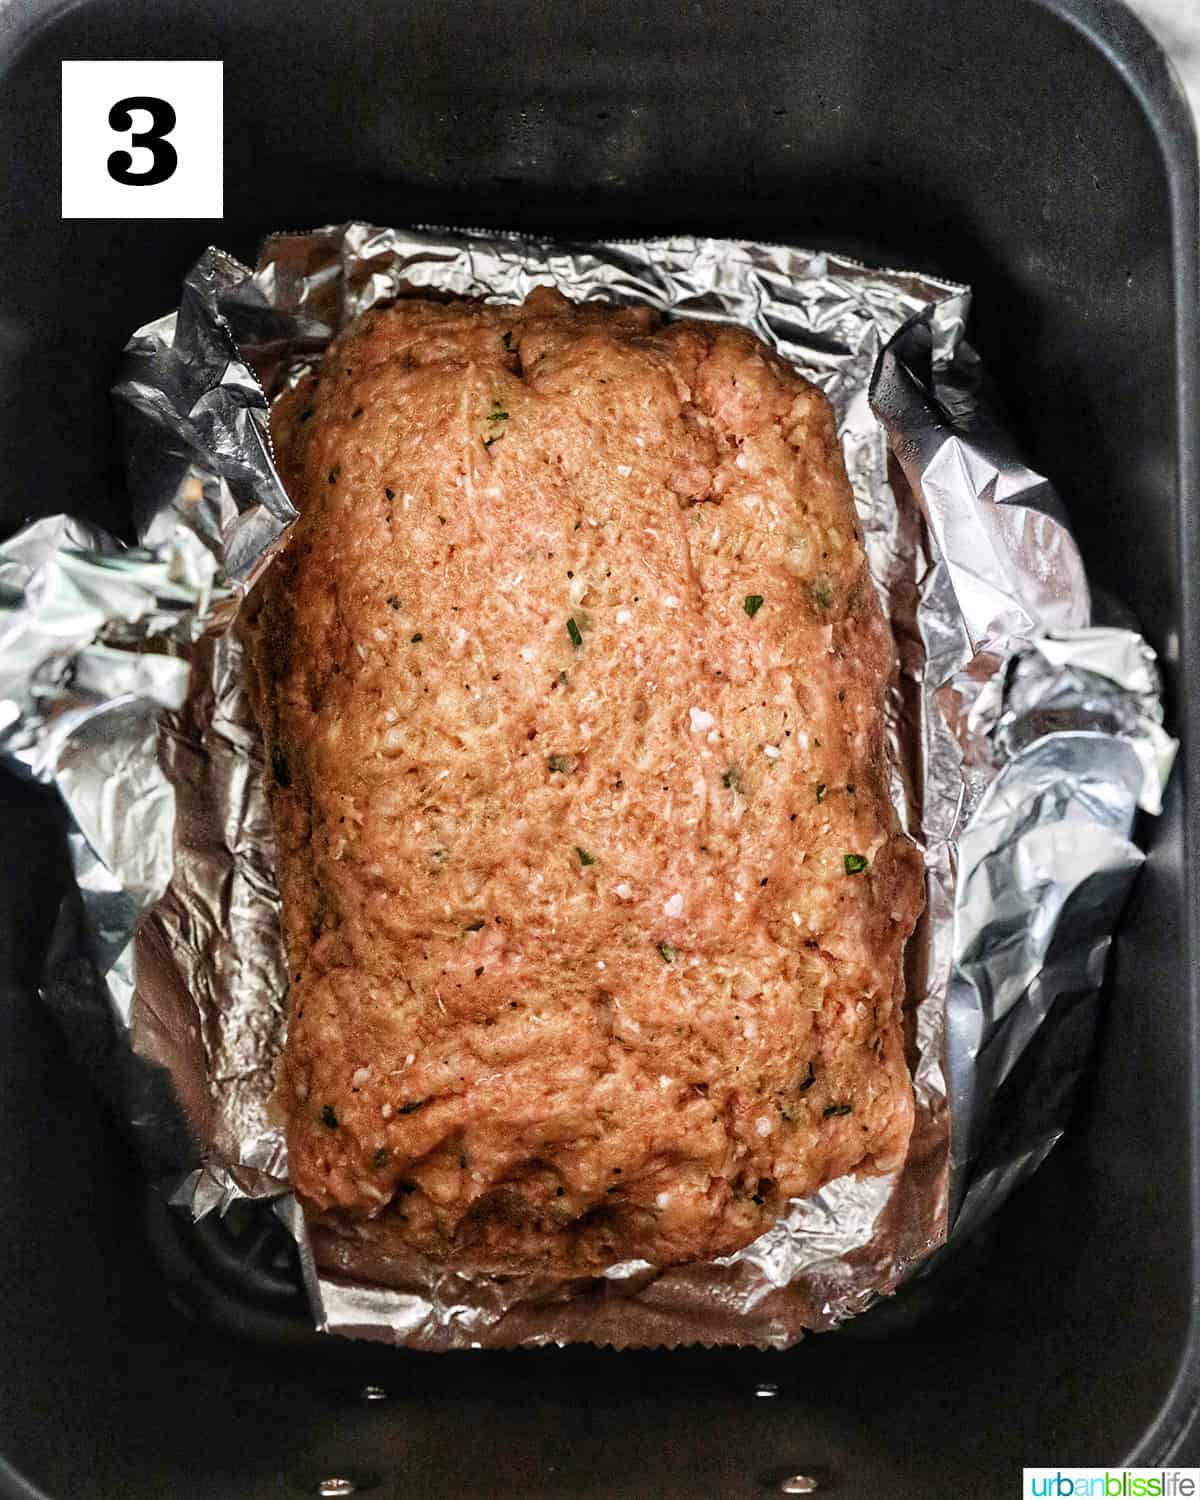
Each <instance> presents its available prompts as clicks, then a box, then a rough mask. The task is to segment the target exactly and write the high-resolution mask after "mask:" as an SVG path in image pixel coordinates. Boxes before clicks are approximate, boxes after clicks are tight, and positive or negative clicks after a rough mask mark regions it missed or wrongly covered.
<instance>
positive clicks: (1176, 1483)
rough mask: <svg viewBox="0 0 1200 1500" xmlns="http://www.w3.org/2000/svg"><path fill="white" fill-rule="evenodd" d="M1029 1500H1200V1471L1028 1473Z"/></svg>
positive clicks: (1023, 1490)
mask: <svg viewBox="0 0 1200 1500" xmlns="http://www.w3.org/2000/svg"><path fill="white" fill-rule="evenodd" d="M1024 1475H1025V1483H1024V1487H1023V1489H1022V1490H1021V1494H1022V1496H1023V1497H1026V1500H1031V1497H1032V1500H1081V1497H1086V1500H1092V1497H1093V1496H1094V1497H1096V1500H1100V1497H1101V1496H1103V1497H1104V1500H1145V1497H1151V1500H1171V1497H1175V1496H1189V1497H1195V1500H1200V1469H1057V1468H1055V1469H1026V1470H1025V1471H1024Z"/></svg>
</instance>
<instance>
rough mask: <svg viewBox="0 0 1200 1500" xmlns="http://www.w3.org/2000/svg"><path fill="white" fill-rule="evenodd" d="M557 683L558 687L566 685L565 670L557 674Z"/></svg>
mask: <svg viewBox="0 0 1200 1500" xmlns="http://www.w3.org/2000/svg"><path fill="white" fill-rule="evenodd" d="M558 685H559V687H566V685H567V674H566V673H565V672H560V673H559V674H558Z"/></svg>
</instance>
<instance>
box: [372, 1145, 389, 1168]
mask: <svg viewBox="0 0 1200 1500" xmlns="http://www.w3.org/2000/svg"><path fill="white" fill-rule="evenodd" d="M391 1154H392V1153H391V1151H389V1150H388V1148H387V1147H386V1146H380V1148H379V1149H378V1151H376V1153H375V1156H374V1162H375V1165H376V1166H377V1167H383V1166H386V1165H387V1161H388V1158H389V1157H390V1156H391Z"/></svg>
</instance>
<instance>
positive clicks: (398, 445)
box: [248, 289, 922, 1275]
mask: <svg viewBox="0 0 1200 1500" xmlns="http://www.w3.org/2000/svg"><path fill="white" fill-rule="evenodd" d="M273 433H274V440H275V444H276V447H277V452H278V457H279V463H280V467H281V471H282V474H283V477H284V479H285V482H286V484H287V487H288V489H289V491H290V493H291V495H292V496H293V498H294V499H295V501H296V503H297V505H298V507H299V509H300V511H301V518H300V520H299V521H298V522H297V523H296V525H295V528H294V531H293V534H292V537H291V540H290V544H289V545H288V547H287V549H286V552H285V553H284V554H283V556H282V557H281V558H280V559H279V560H278V561H277V562H276V564H275V565H274V566H273V567H272V568H271V569H270V570H269V572H268V573H267V575H266V577H265V579H264V581H263V582H262V584H261V585H260V587H259V589H258V590H257V594H256V597H255V598H254V599H253V601H252V607H251V609H250V610H249V611H248V617H249V623H248V641H249V648H250V657H251V661H252V664H253V675H254V680H255V698H256V703H257V708H258V713H259V716H260V719H261V723H262V728H263V731H264V736H265V741H266V764H267V766H268V768H269V788H270V796H271V801H272V804H273V812H274V821H275V829H276V839H277V858H278V871H279V879H280V885H281V889H282V898H283V915H284V925H285V940H286V949H287V956H288V962H289V969H290V980H291V992H290V1021H289V1030H288V1039H287V1046H286V1052H285V1056H284V1060H283V1065H282V1074H281V1082H280V1097H281V1100H282V1104H283V1107H284V1109H285V1110H286V1112H287V1117H288V1148H289V1159H290V1172H291V1179H292V1182H293V1184H294V1186H295V1187H296V1189H297V1190H298V1192H299V1194H300V1195H301V1198H302V1200H303V1201H304V1203H305V1204H306V1207H307V1210H308V1212H309V1213H310V1215H311V1216H312V1219H313V1221H314V1222H315V1223H316V1225H317V1226H318V1229H323V1236H321V1237H319V1239H318V1243H319V1244H322V1245H325V1246H326V1250H325V1251H324V1254H325V1255H326V1257H327V1258H328V1257H329V1256H330V1255H331V1254H332V1252H330V1251H329V1250H328V1246H329V1244H330V1243H332V1242H334V1241H336V1240H337V1239H338V1238H339V1237H341V1238H342V1239H346V1238H349V1239H351V1240H353V1239H357V1240H359V1241H360V1242H361V1243H363V1244H365V1245H367V1246H369V1247H374V1248H375V1249H376V1250H378V1251H380V1253H381V1255H382V1257H383V1259H384V1260H385V1261H386V1259H387V1257H388V1256H389V1255H390V1256H395V1255H399V1256H401V1257H403V1256H409V1257H414V1256H416V1257H423V1258H425V1259H426V1260H427V1259H428V1258H432V1259H434V1260H435V1261H439V1262H443V1263H446V1264H450V1265H457V1266H464V1267H470V1268H472V1269H478V1270H491V1271H496V1272H511V1271H520V1270H536V1271H539V1272H544V1273H550V1274H562V1275H578V1274H586V1273H588V1272H589V1271H591V1270H594V1269H596V1268H598V1267H601V1266H603V1265H605V1264H606V1263H611V1262H613V1261H616V1260H624V1259H627V1258H631V1257H638V1258H644V1259H646V1260H648V1261H650V1262H652V1263H656V1264H659V1265H669V1264H672V1263H678V1262H683V1261H688V1260H693V1259H696V1258H704V1257H710V1256H714V1255H718V1254H721V1253H724V1252H728V1251H732V1250H734V1249H736V1248H738V1247H739V1246H742V1245H744V1244H746V1243H747V1242H748V1241H750V1240H752V1239H753V1238H755V1237H756V1236H757V1235H758V1234H760V1233H761V1232H762V1231H763V1230H765V1229H766V1228H767V1227H768V1226H769V1225H770V1224H771V1222H772V1221H773V1220H774V1219H775V1218H776V1217H777V1216H778V1214H779V1213H780V1211H781V1208H782V1206H783V1204H784V1202H785V1200H787V1199H788V1198H791V1197H796V1196H802V1195H804V1194H808V1193H811V1192H813V1191H814V1190H815V1189H816V1188H818V1187H820V1186H821V1185H822V1184H823V1183H826V1182H828V1181H829V1180H830V1179H832V1178H835V1177H838V1176H840V1175H842V1174H843V1173H850V1172H854V1173H883V1172H890V1171H892V1170H893V1169H895V1168H896V1167H897V1166H898V1165H899V1164H900V1163H901V1162H902V1160H903V1158H904V1155H905V1151H906V1147H907V1143H908V1139H909V1132H910V1128H911V1122H912V1113H913V1105H912V1091H911V1085H910V1080H909V1075H908V1070H907V1067H906V1064H905V1058H904V1050H903V1043H902V1026H901V1006H902V987H903V979H902V954H903V948H904V943H905V940H906V938H907V937H908V935H909V933H910V931H911V929H912V927H913V924H914V921H915V919H916V916H917V913H918V910H919V907H920V903H921V894H920V893H921V889H922V878H921V863H920V860H919V857H918V855H917V853H916V851H915V850H914V849H913V847H912V846H911V845H910V844H909V843H908V842H907V841H906V840H905V839H904V838H903V837H902V836H901V835H900V833H899V832H898V830H897V823H896V818H895V817H894V815H893V810H892V807H891V804H890V802H889V798H888V794H887V779H888V771H887V766H886V763H885V755H884V744H883V697H884V693H885V690H886V686H887V683H888V680H889V675H890V673H891V672H892V667H893V656H894V649H893V644H892V641H891V638H890V636H889V633H888V629H887V626H886V624H885V622H884V620H883V617H882V614H881V611H880V607H879V604H878V602H877V600H876V596H875V593H874V590H873V588H872V585H871V583H870V580H869V578H868V575H867V570H866V565H865V560H864V553H863V546H862V538H861V532H860V529H859V526H858V523H857V519H856V515H855V510H854V505H853V501H852V497H851V491H850V487H849V484H848V482H847V479H846V474H845V471H844V469H843V465H842V459H841V455H840V450H839V447H838V442H837V439H836V435H835V431H834V423H833V418H832V415H831V412H830V408H829V405H828V403H827V402H826V400H825V397H824V396H823V395H822V394H821V393H820V392H819V391H818V390H817V389H816V388H815V387H813V386H812V385H810V384H809V383H808V382H807V381H805V380H803V379H802V378H800V377H799V376H798V375H797V374H796V373H795V372H794V371H792V370H791V369H790V368H788V367H787V366H786V365H785V364H784V363H783V362H781V361H780V360H779V359H777V358H776V357H774V356H773V355H772V354H771V353H770V352H769V351H768V350H767V349H766V348H765V347H764V346H763V345H762V344H761V343H760V342H758V341H757V340H755V339H754V338H752V337H750V336H749V335H747V334H746V333H744V332H740V331H736V330H733V329H729V328H725V327H719V326H715V325H711V324H703V323H697V322H692V321H682V322H674V323H672V324H670V325H669V326H664V325H663V324H662V323H661V322H660V321H659V320H658V319H657V317H656V316H655V315H654V314H652V313H651V312H650V311H649V310H648V309H644V308H632V309H628V308H627V309H623V310H617V309H615V308H612V307H608V306H602V305H597V304H587V305H573V304H572V303H570V302H568V301H567V300H566V299H565V298H563V297H562V296H560V295H558V294H557V293H555V292H552V291H550V290H547V289H541V290H538V291H535V292H534V293H533V294H532V295H531V296H530V297H529V299H528V300H527V301H526V302H525V303H524V305H523V306H492V305H484V304H482V303H476V302H467V301H453V302H446V301H442V302H438V301H423V300H422V301H417V300H414V301H401V302H399V303H397V304H395V305H393V306H390V307H388V308H387V309H385V310H376V311H372V312H369V313H367V314H366V315H365V316H363V317H361V318H359V319H358V320H357V321H356V322H354V323H353V324H352V325H351V326H350V327H348V328H347V329H346V330H345V332H343V333H342V334H341V336H340V337H339V338H338V339H337V340H336V341H335V342H334V343H333V344H332V345H331V347H330V348H329V350H328V351H327V353H326V355H325V357H324V359H323V361H322V363H321V366H320V369H319V371H318V372H317V373H316V374H315V375H314V376H312V377H310V378H309V379H307V380H305V381H304V382H303V383H302V384H301V385H299V386H298V387H297V388H296V389H295V390H293V391H290V392H289V393H287V394H286V395H285V396H284V397H282V398H281V399H280V400H279V401H278V402H277V404H276V408H275V413H274V417H273ZM333 1258H334V1259H335V1260H336V1256H334V1257H333Z"/></svg>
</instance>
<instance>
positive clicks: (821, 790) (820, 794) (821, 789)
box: [817, 781, 828, 802]
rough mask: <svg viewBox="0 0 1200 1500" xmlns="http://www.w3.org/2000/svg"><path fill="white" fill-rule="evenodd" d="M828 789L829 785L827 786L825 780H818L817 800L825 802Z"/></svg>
mask: <svg viewBox="0 0 1200 1500" xmlns="http://www.w3.org/2000/svg"><path fill="white" fill-rule="evenodd" d="M827 791H828V787H826V785H825V783H824V782H823V781H818V782H817V801H818V802H824V800H825V793H826V792H827Z"/></svg>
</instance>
